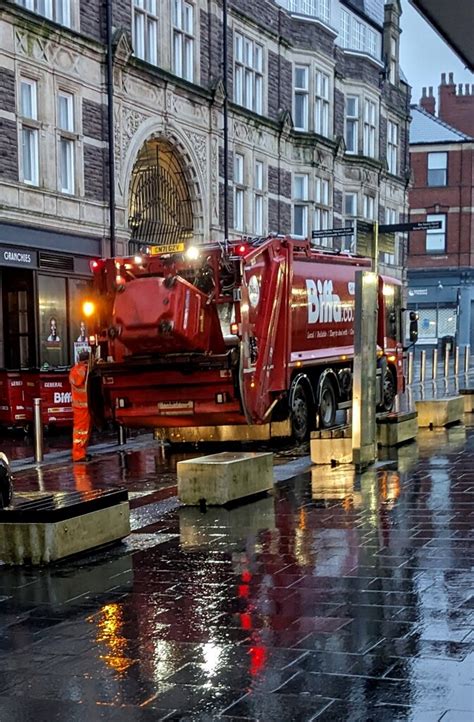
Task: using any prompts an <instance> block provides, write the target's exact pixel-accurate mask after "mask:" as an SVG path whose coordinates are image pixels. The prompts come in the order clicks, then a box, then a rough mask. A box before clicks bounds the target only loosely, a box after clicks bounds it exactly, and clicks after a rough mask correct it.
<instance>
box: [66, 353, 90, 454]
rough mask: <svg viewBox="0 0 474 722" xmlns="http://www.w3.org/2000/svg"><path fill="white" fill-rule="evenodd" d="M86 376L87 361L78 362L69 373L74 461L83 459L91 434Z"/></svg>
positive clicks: (87, 372) (87, 369)
mask: <svg viewBox="0 0 474 722" xmlns="http://www.w3.org/2000/svg"><path fill="white" fill-rule="evenodd" d="M88 375H89V363H88V362H87V361H78V362H77V363H76V364H75V365H74V366H73V367H72V369H71V371H70V373H69V383H70V384H71V391H72V410H73V418H74V430H73V438H72V458H73V460H74V461H81V459H85V457H86V454H87V445H88V443H89V438H90V434H91V417H90V414H89V407H88V403H87V377H88Z"/></svg>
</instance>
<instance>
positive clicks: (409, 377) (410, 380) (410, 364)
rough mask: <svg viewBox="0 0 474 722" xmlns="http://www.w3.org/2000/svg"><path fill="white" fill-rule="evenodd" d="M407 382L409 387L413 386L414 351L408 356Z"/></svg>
mask: <svg viewBox="0 0 474 722" xmlns="http://www.w3.org/2000/svg"><path fill="white" fill-rule="evenodd" d="M407 382H408V386H411V385H412V383H413V351H410V352H409V354H408V370H407Z"/></svg>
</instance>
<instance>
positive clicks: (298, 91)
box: [294, 64, 309, 131]
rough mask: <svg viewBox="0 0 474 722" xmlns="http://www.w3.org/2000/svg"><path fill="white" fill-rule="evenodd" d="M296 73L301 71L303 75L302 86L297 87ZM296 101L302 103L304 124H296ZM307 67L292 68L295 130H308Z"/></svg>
mask: <svg viewBox="0 0 474 722" xmlns="http://www.w3.org/2000/svg"><path fill="white" fill-rule="evenodd" d="M297 71H303V73H304V85H297V84H296V78H297ZM298 99H300V100H301V103H302V115H303V120H304V123H303V125H299V124H298V123H297V120H298V118H297V103H298ZM308 111H309V67H308V66H307V65H298V64H296V65H295V66H294V120H295V130H300V131H308V130H309V112H308Z"/></svg>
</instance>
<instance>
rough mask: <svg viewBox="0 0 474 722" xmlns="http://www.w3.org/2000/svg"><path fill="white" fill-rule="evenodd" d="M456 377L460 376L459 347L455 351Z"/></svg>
mask: <svg viewBox="0 0 474 722" xmlns="http://www.w3.org/2000/svg"><path fill="white" fill-rule="evenodd" d="M454 375H455V376H458V375H459V346H456V348H455V349H454Z"/></svg>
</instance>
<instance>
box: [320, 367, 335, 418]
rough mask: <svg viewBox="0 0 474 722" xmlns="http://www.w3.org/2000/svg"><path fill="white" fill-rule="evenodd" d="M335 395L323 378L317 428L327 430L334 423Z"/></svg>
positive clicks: (330, 385) (331, 386) (328, 382)
mask: <svg viewBox="0 0 474 722" xmlns="http://www.w3.org/2000/svg"><path fill="white" fill-rule="evenodd" d="M336 411H337V404H336V394H335V392H334V386H333V385H332V383H331V381H330V380H329V379H328V378H325V379H324V381H323V383H322V385H321V390H320V393H319V427H320V428H321V429H329V428H330V427H331V426H334V423H335V421H336Z"/></svg>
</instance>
